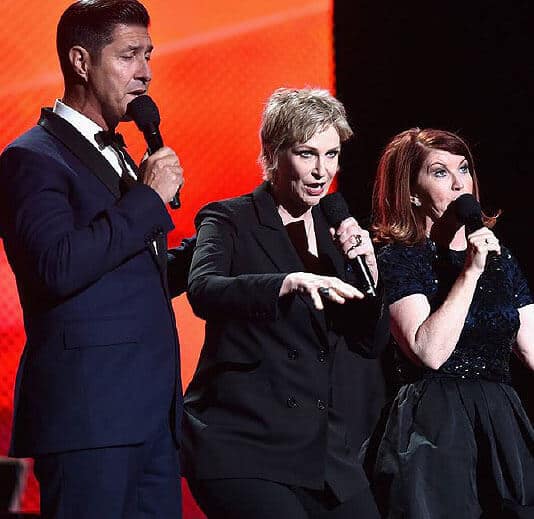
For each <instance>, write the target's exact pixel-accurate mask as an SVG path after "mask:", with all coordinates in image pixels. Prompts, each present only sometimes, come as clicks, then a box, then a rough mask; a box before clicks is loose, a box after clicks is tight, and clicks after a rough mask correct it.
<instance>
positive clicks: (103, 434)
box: [0, 109, 187, 456]
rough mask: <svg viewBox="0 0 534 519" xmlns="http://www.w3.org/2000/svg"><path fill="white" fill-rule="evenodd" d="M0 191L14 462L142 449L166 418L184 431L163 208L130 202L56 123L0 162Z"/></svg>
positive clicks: (84, 144)
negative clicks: (10, 304)
mask: <svg viewBox="0 0 534 519" xmlns="http://www.w3.org/2000/svg"><path fill="white" fill-rule="evenodd" d="M0 186H1V188H0V234H1V236H2V238H3V240H4V245H5V250H6V253H7V257H8V260H9V263H10V265H11V268H12V269H13V272H14V273H15V277H16V281H17V286H18V291H19V296H20V301H21V305H22V309H23V314H24V326H25V331H26V336H27V342H26V346H25V348H24V352H23V354H22V357H21V361H20V366H19V370H18V373H17V379H16V388H15V411H14V421H13V434H12V442H11V455H14V456H35V455H39V454H46V453H53V452H60V451H66V450H73V449H85V448H95V447H104V446H114V445H124V444H135V443H140V442H142V441H144V440H145V439H146V438H147V437H148V435H150V434H151V433H152V432H153V431H155V430H156V429H157V428H158V427H159V426H161V424H162V423H163V420H165V419H168V418H169V417H170V418H171V426H174V427H175V430H178V425H177V423H176V421H178V420H179V417H180V414H181V386H180V381H179V355H178V338H177V334H176V327H175V322H174V315H173V311H172V307H171V304H170V296H171V295H174V294H171V291H172V292H174V293H177V292H178V291H179V289H180V285H181V284H183V280H184V279H185V276H186V272H187V259H186V258H185V255H184V257H183V258H182V257H181V256H180V254H179V253H177V252H171V253H170V254H169V257H170V259H171V260H172V261H170V263H169V267H167V261H166V259H167V251H166V246H165V242H166V233H167V232H168V231H169V230H171V229H172V228H173V225H172V221H171V219H170V217H169V215H168V213H167V210H166V208H165V206H164V204H163V202H162V200H161V199H160V197H159V196H158V194H157V193H156V192H155V191H154V190H152V189H151V188H149V187H148V186H145V185H142V184H136V185H134V186H133V187H132V188H130V189H129V190H124V189H123V188H122V186H121V181H120V177H119V176H118V175H117V173H116V172H115V170H114V169H113V168H112V167H111V166H110V164H109V163H108V162H107V161H106V160H105V159H104V158H103V157H102V155H101V154H100V153H99V152H98V150H96V149H95V148H94V146H93V145H92V144H91V143H89V142H88V141H87V140H86V139H85V138H84V137H83V136H82V135H81V134H80V133H79V132H77V130H76V129H75V128H74V127H73V126H71V125H70V124H68V123H67V122H65V121H64V120H63V119H61V118H60V117H58V116H57V115H55V114H54V113H52V112H51V111H50V110H49V109H44V110H43V112H42V114H41V119H40V121H39V124H38V125H37V126H35V127H34V128H32V129H31V130H29V131H28V132H27V133H25V134H24V135H22V136H21V137H20V138H18V139H17V140H16V141H14V142H13V143H12V144H11V145H9V146H8V147H7V148H6V149H5V150H4V152H3V153H2V156H1V158H0ZM154 241H156V242H157V245H158V251H159V253H158V254H156V253H155V252H154V247H153V242H154ZM167 268H168V269H169V270H167ZM167 275H170V276H173V275H174V278H173V283H172V290H171V291H169V284H168V283H167Z"/></svg>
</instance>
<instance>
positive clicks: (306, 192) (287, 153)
mask: <svg viewBox="0 0 534 519" xmlns="http://www.w3.org/2000/svg"><path fill="white" fill-rule="evenodd" d="M340 146H341V144H340V140H339V134H338V133H337V130H336V129H335V127H334V126H329V127H328V128H326V130H324V131H320V132H317V133H315V134H314V135H313V136H312V137H311V138H310V139H309V140H308V141H306V142H303V143H298V144H294V145H293V146H291V147H290V148H288V149H286V150H283V151H281V152H280V154H279V156H278V168H277V170H276V172H275V173H274V175H273V185H274V187H275V191H276V193H277V198H278V200H279V202H280V203H281V204H282V205H283V206H285V207H286V209H288V210H291V209H293V210H296V211H305V210H307V209H309V208H310V207H312V206H314V205H317V204H318V203H319V201H320V200H321V198H322V197H323V196H324V195H326V194H327V193H328V189H329V187H330V184H331V183H332V180H333V179H334V177H335V175H336V173H337V170H338V161H339V151H340Z"/></svg>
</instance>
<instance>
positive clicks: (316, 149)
mask: <svg viewBox="0 0 534 519" xmlns="http://www.w3.org/2000/svg"><path fill="white" fill-rule="evenodd" d="M293 147H294V148H296V149H299V150H300V149H303V148H304V149H307V150H313V151H319V149H318V148H316V147H315V146H310V145H309V144H295V145H294V146H293ZM340 149H341V145H340V146H334V147H333V148H330V149H328V150H326V153H329V152H331V151H339V150H340Z"/></svg>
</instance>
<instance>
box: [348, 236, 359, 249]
mask: <svg viewBox="0 0 534 519" xmlns="http://www.w3.org/2000/svg"><path fill="white" fill-rule="evenodd" d="M350 238H351V240H350V241H351V242H352V243H353V246H352V247H359V246H360V245H361V244H362V235H361V234H356V235H354V236H351V237H350ZM352 247H351V249H352ZM349 250H350V249H349Z"/></svg>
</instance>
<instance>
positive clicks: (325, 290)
mask: <svg viewBox="0 0 534 519" xmlns="http://www.w3.org/2000/svg"><path fill="white" fill-rule="evenodd" d="M317 292H318V293H319V295H320V296H321V297H330V289H329V288H328V287H319V288H318V289H317Z"/></svg>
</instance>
